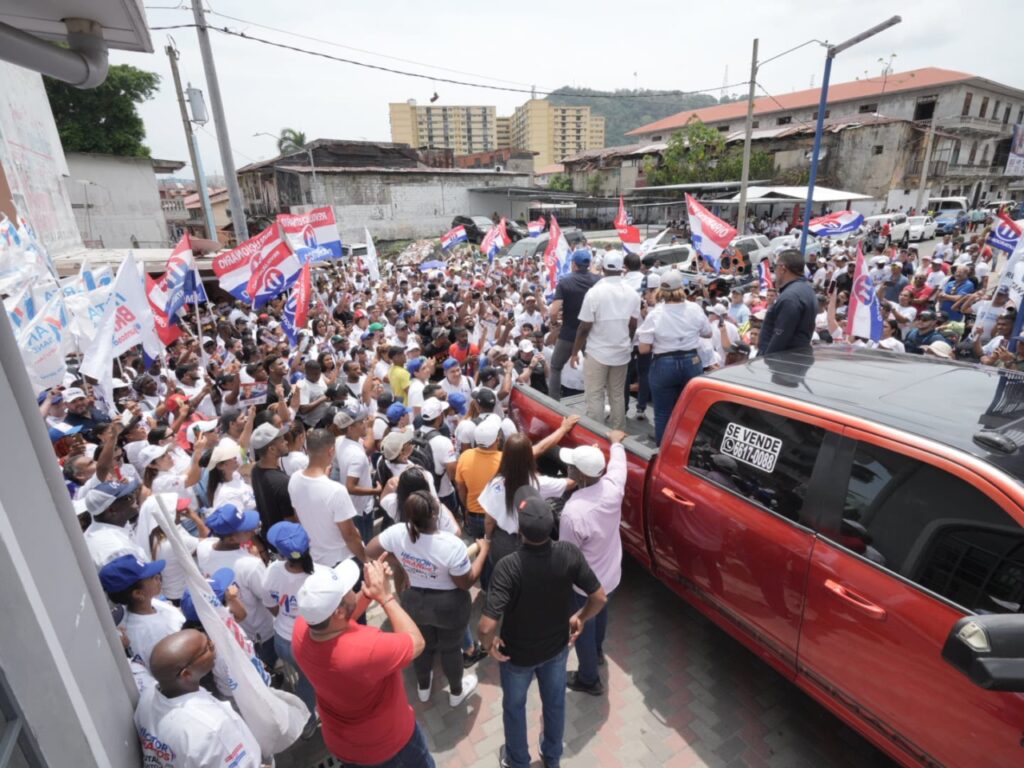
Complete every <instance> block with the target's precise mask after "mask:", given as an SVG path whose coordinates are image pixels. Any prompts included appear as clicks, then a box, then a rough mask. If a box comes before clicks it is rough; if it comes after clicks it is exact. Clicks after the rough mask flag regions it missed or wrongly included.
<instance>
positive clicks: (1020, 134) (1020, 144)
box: [1003, 123, 1024, 176]
mask: <svg viewBox="0 0 1024 768" xmlns="http://www.w3.org/2000/svg"><path fill="white" fill-rule="evenodd" d="M1003 175H1005V176H1024V123H1017V124H1016V125H1014V126H1013V137H1012V138H1011V139H1010V155H1009V157H1007V158H1006V170H1005V171H1003Z"/></svg>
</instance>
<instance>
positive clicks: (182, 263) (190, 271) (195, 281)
mask: <svg viewBox="0 0 1024 768" xmlns="http://www.w3.org/2000/svg"><path fill="white" fill-rule="evenodd" d="M162 280H163V283H164V288H165V290H166V291H167V303H166V304H165V305H164V307H163V310H164V314H165V315H167V318H168V319H169V320H170V321H171V322H172V323H174V322H176V321H177V319H178V312H179V311H181V308H182V307H184V306H185V305H186V304H198V303H200V302H205V301H206V300H207V299H206V290H205V289H204V288H203V281H202V280H201V279H200V278H199V273H198V272H197V271H196V263H195V259H193V257H192V241H191V240H190V239H189V236H188V233H187V232H186V233H185V234H184V235H182V237H181V240H179V241H178V244H177V245H176V246H174V250H173V251H171V255H170V257H169V258H168V259H167V270H166V272H165V273H164V276H163V278H162Z"/></svg>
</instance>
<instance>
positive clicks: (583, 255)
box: [572, 248, 591, 264]
mask: <svg viewBox="0 0 1024 768" xmlns="http://www.w3.org/2000/svg"><path fill="white" fill-rule="evenodd" d="M590 259H591V255H590V251H588V250H587V249H586V248H580V249H579V250H577V251H573V252H572V263H573V264H589V263H590Z"/></svg>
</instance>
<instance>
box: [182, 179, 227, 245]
mask: <svg viewBox="0 0 1024 768" xmlns="http://www.w3.org/2000/svg"><path fill="white" fill-rule="evenodd" d="M207 194H208V195H209V196H210V207H211V208H212V209H213V226H214V227H216V229H217V233H216V237H214V238H211V239H213V240H216V241H217V242H218V243H220V244H221V245H223V246H224V247H225V248H233V247H235V246H236V245H238V241H237V240H236V239H235V232H234V227H233V225H232V223H231V210H230V208H229V207H228V205H229V202H228V190H227V187H211V188H210V189H209V190H208V191H207ZM183 202H184V205H185V210H186V212H187V213H188V218H187V219H186V222H185V226H186V228H187V229H188V233H189V235H190V236H192V237H209V235H207V234H206V216H205V214H204V213H203V200H202V198H201V197H200V196H199V193H198V192H192V193H191V194H189V195H186V196H185V199H184V201H183Z"/></svg>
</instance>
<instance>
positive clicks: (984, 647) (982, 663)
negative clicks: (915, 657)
mask: <svg viewBox="0 0 1024 768" xmlns="http://www.w3.org/2000/svg"><path fill="white" fill-rule="evenodd" d="M942 658H944V659H945V660H946V661H947V662H948V663H949V664H951V665H952V666H954V667H956V668H957V669H959V670H960V671H961V672H963V673H964V674H965V675H967V677H968V678H969V679H970V681H971V682H972V683H974V684H975V685H977V686H980V687H981V688H984V689H986V690H989V691H1010V692H1015V693H1024V616H1021V615H1019V614H990V615H984V616H965V617H964V618H962V619H960V621H958V622H957V623H956V624H954V625H953V629H952V630H951V631H950V633H949V637H947V638H946V644H945V645H944V646H943V648H942Z"/></svg>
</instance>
